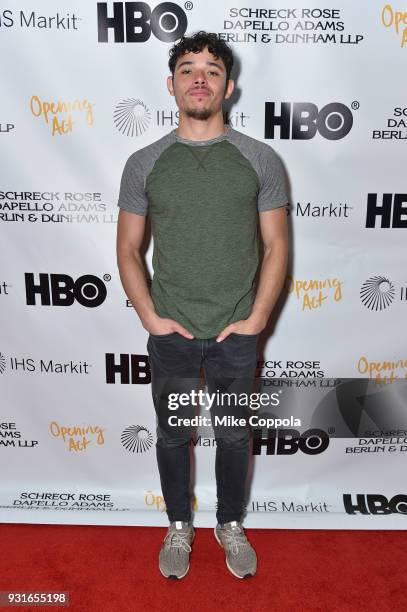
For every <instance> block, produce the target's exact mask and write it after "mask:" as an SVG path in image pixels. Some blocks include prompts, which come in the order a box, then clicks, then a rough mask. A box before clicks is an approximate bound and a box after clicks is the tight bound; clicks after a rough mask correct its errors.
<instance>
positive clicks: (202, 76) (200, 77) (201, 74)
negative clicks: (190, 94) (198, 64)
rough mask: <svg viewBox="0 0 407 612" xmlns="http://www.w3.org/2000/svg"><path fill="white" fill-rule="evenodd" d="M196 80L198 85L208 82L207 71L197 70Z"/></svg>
mask: <svg viewBox="0 0 407 612" xmlns="http://www.w3.org/2000/svg"><path fill="white" fill-rule="evenodd" d="M194 81H195V83H196V84H197V85H201V84H203V83H205V82H206V76H205V73H204V72H203V71H201V72H197V73H196V75H195V79H194Z"/></svg>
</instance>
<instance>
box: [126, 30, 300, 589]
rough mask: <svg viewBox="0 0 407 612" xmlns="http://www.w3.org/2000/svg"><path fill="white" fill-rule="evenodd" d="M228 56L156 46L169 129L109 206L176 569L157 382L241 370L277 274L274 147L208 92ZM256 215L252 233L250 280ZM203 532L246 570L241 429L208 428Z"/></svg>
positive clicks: (250, 365)
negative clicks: (228, 118)
mask: <svg viewBox="0 0 407 612" xmlns="http://www.w3.org/2000/svg"><path fill="white" fill-rule="evenodd" d="M232 66H233V55H232V51H231V49H230V48H229V47H228V45H227V44H226V43H225V42H224V41H222V40H220V39H218V37H217V35H216V34H208V33H206V32H203V31H200V32H197V33H196V34H194V35H193V36H191V37H183V38H182V39H181V40H180V41H179V43H178V44H176V45H174V47H173V48H172V49H171V50H170V60H169V68H170V71H171V76H169V77H168V79H167V87H168V90H169V92H170V94H171V95H172V96H175V101H176V103H177V106H178V108H179V126H178V128H177V129H174V130H172V131H171V132H169V133H168V134H167V135H165V136H163V137H162V138H160V139H159V140H157V141H156V142H153V143H152V144H151V145H149V146H147V147H144V148H143V149H141V150H139V151H136V152H135V153H134V154H133V155H131V156H130V158H129V159H128V160H127V163H126V165H125V168H124V171H123V175H122V180H121V186H120V196H119V201H118V206H119V207H120V209H121V210H120V212H119V219H118V233H117V256H118V266H119V271H120V277H121V280H122V283H123V287H124V290H125V292H126V294H127V296H128V297H129V299H130V300H131V302H132V304H133V306H134V308H135V310H136V311H137V314H138V315H139V317H140V320H141V322H142V325H143V327H144V328H145V329H146V330H147V331H148V332H149V339H148V343H147V349H148V354H149V360H150V366H151V375H152V394H153V399H154V405H155V409H156V412H157V416H158V423H159V425H158V427H157V444H156V451H157V461H158V468H159V472H160V479H161V485H162V491H163V495H164V499H165V503H166V508H167V514H168V518H169V521H170V526H169V528H168V532H167V535H166V536H165V539H164V543H163V546H162V549H161V551H160V556H159V567H160V571H161V573H162V574H163V575H164V576H166V577H172V578H182V577H183V576H185V574H186V573H187V572H188V569H189V554H190V551H191V543H192V540H193V538H194V528H193V526H192V522H191V503H190V495H189V477H190V463H189V437H188V436H180V435H179V436H176V435H175V434H174V435H171V434H170V433H169V429H170V428H163V427H162V426H161V424H160V415H159V411H160V391H159V381H160V380H161V379H162V378H165V377H169V378H171V377H174V378H177V379H178V380H179V382H180V384H182V382H183V381H186V380H199V373H200V368H201V366H202V367H203V369H204V371H205V376H206V380H207V381H208V387H209V386H210V385H209V383H211V385H212V386H213V384H214V381H215V387H217V386H218V385H217V383H216V381H217V382H218V383H219V377H221V378H222V377H231V378H236V377H237V379H240V377H241V378H242V379H243V378H248V379H250V378H253V377H254V374H255V367H256V358H257V351H256V347H257V340H258V336H259V333H260V332H261V331H262V330H263V329H264V328H265V326H266V324H267V321H268V318H269V316H270V313H271V311H272V309H273V307H274V304H275V303H276V301H277V298H278V296H279V294H280V291H281V289H282V286H283V283H284V277H285V273H286V265H287V242H288V241H287V222H286V209H285V206H286V204H287V202H288V197H287V189H286V184H285V179H284V172H283V168H282V164H281V162H280V160H279V158H278V157H277V154H276V153H275V152H274V150H273V149H272V148H271V147H270V146H268V145H266V144H265V143H263V142H260V141H258V140H255V139H254V138H250V137H248V136H246V135H245V134H243V133H240V132H238V131H237V130H234V129H232V128H231V127H230V126H228V125H224V121H223V114H222V102H223V100H226V99H228V98H229V97H230V96H231V94H232V92H233V88H234V82H233V80H232V79H231V78H230V74H231V70H232ZM147 214H150V217H151V227H152V234H153V239H154V251H153V268H154V276H153V280H152V286H151V295H150V293H149V291H148V287H147V283H146V279H145V273H144V268H143V263H142V258H141V255H140V248H141V244H142V240H143V236H144V229H145V219H146V215H147ZM258 226H259V227H260V232H261V236H262V241H263V244H264V257H263V263H262V266H261V270H260V277H259V282H258V286H257V291H256V288H255V275H256V271H257V268H258ZM215 437H216V442H217V445H216V446H217V448H216V464H215V472H216V483H217V497H218V505H217V513H216V517H217V521H218V524H217V525H216V527H215V537H216V539H217V541H218V542H219V544H221V546H223V548H224V550H225V556H226V565H227V567H228V569H229V570H230V571H231V572H232V574H233V575H235V576H236V577H238V578H244V577H248V576H252V575H254V573H255V572H256V568H257V557H256V553H255V551H254V549H253V548H252V546H251V545H250V543H249V541H248V539H247V537H246V534H245V532H244V529H243V527H242V524H241V523H242V517H243V513H244V501H245V497H244V496H245V481H246V475H247V469H248V460H249V436H248V433H247V429H246V428H242V429H238V430H236V431H233V432H229V433H228V432H227V433H226V434H225V435H219V434H218V435H217V432H216V430H215Z"/></svg>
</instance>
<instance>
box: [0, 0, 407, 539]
mask: <svg viewBox="0 0 407 612" xmlns="http://www.w3.org/2000/svg"><path fill="white" fill-rule="evenodd" d="M199 29H205V30H207V31H212V32H217V33H219V34H220V35H221V36H222V38H223V39H224V40H226V41H228V42H229V43H230V44H231V45H232V47H233V50H234V52H235V54H236V67H237V74H236V78H237V92H236V96H235V97H234V99H233V103H232V105H231V106H230V108H229V109H228V110H229V120H230V123H231V125H232V126H233V127H235V128H236V129H238V130H241V131H242V132H244V133H245V134H248V135H250V136H253V137H255V138H257V139H259V140H263V141H264V142H266V143H267V144H269V145H270V146H272V147H273V148H274V149H275V150H276V151H277V153H278V154H279V155H280V156H281V158H282V160H283V162H284V164H285V167H286V170H287V175H288V177H289V182H290V189H291V209H290V212H289V221H290V233H291V239H292V240H291V262H290V270H289V275H288V277H287V282H286V286H285V290H284V296H283V298H284V299H283V300H282V306H281V312H280V314H279V317H278V321H277V324H276V325H275V327H274V329H273V333H272V334H271V335H269V336H268V337H265V338H264V339H263V342H262V343H260V344H261V347H260V348H261V352H260V355H259V359H260V360H259V375H261V376H263V377H265V378H267V379H273V378H278V377H288V378H293V377H299V378H301V379H304V380H308V381H314V384H318V381H321V380H323V379H326V378H338V377H348V378H362V377H363V378H368V379H372V380H375V379H377V378H379V379H381V380H384V381H387V384H389V383H390V382H391V381H392V380H393V379H397V378H399V379H405V378H406V376H407V343H406V333H405V324H404V321H405V316H406V308H407V301H406V298H407V293H406V290H407V276H406V248H405V245H406V237H407V195H406V193H407V190H406V183H405V181H406V175H405V166H406V163H405V161H406V157H405V147H406V144H405V142H406V139H407V129H406V128H407V99H406V95H405V69H406V54H407V1H404V0H398V1H397V3H393V2H390V3H388V4H386V2H385V0H383V1H380V0H370V2H368V3H366V4H364V5H363V6H361V5H360V3H356V2H354V1H351V0H338V1H337V2H332V1H331V0H326V2H321V1H320V0H315V1H314V2H310V1H309V0H303V1H301V0H281V2H278V3H272V2H263V3H260V2H257V3H256V2H255V3H253V2H250V3H245V2H243V1H242V0H236V1H234V2H233V3H231V2H224V3H219V2H215V1H214V0H205V1H204V0H193V1H192V2H190V1H187V2H185V3H183V2H179V3H173V2H161V3H157V2H155V1H153V2H96V0H86V1H82V2H67V1H62V0H58V1H57V2H54V1H53V2H51V1H48V2H47V1H46V0H36V2H34V3H33V2H28V0H19V1H18V0H16V1H15V2H12V3H9V4H8V6H7V8H2V9H1V11H0V52H1V57H2V88H1V110H0V142H1V168H0V173H1V175H0V179H1V184H0V227H1V242H0V256H1V271H0V304H1V338H0V381H1V395H0V397H1V410H0V461H1V485H0V520H1V521H3V522H42V523H78V524H80V523H93V524H117V525H120V524H123V525H165V524H167V517H166V514H165V506H164V501H163V498H162V493H161V490H160V482H159V476H158V470H157V467H156V459H155V413H154V409H153V404H152V399H151V385H150V372H149V367H148V361H147V351H146V340H147V333H146V331H145V330H144V329H143V327H142V326H141V324H140V322H139V320H138V317H137V315H136V313H135V312H134V310H133V308H132V306H131V304H129V303H128V301H127V299H126V295H125V294H124V291H123V289H122V286H121V283H120V279H119V274H118V270H117V264H116V254H115V237H116V222H117V213H118V209H117V197H118V190H119V183H120V177H121V172H122V169H123V166H124V163H125V161H126V160H127V158H128V157H129V155H130V154H131V153H132V152H134V151H135V150H137V149H139V148H142V147H144V146H146V145H148V144H149V143H151V142H153V141H154V140H156V139H158V138H160V137H161V136H163V135H164V134H165V133H167V132H168V131H170V130H172V129H174V128H175V127H176V126H177V109H176V106H175V105H174V99H173V98H171V97H170V95H169V94H168V92H167V89H166V77H167V74H168V72H169V71H168V67H167V61H168V50H169V48H170V47H171V45H172V44H173V42H174V41H176V40H178V39H179V38H180V37H181V36H182V35H183V34H184V33H185V32H186V33H192V32H195V31H197V30H199ZM151 254H152V243H151V241H150V244H149V246H148V248H147V252H146V261H147V266H148V268H149V271H150V275H151V274H152V270H151ZM393 425H394V428H393V429H392V430H388V431H384V432H383V435H381V434H380V432H379V433H377V431H375V423H374V422H373V421H372V423H371V427H370V430H371V431H370V434H371V435H369V427H368V428H367V429H366V432H367V433H366V435H365V436H364V437H360V436H355V437H352V436H351V435H350V436H349V437H347V438H335V436H334V435H331V433H332V431H327V432H326V434H327V436H328V443H327V444H326V443H324V444H321V446H320V448H319V449H318V442H317V443H315V440H314V443H313V445H312V444H307V443H306V442H307V440H306V438H307V434H306V433H305V434H304V438H305V440H304V443H302V444H298V445H297V448H296V449H295V451H296V452H290V453H287V452H285V451H284V446H283V445H280V446H279V445H275V447H273V448H271V447H270V448H268V447H266V446H262V447H261V452H260V453H259V454H257V455H255V456H253V462H252V467H251V489H250V498H249V501H248V507H247V510H248V512H247V518H246V525H247V526H252V527H254V526H259V527H265V528H266V527H269V528H273V527H301V528H303V527H304V528H308V527H309V528H350V529H354V528H355V529H359V528H362V529H369V528H374V529H381V528H383V529H388V528H396V529H403V528H404V526H405V519H404V517H403V514H406V513H407V487H406V481H405V461H406V457H407V432H406V431H405V429H404V428H403V427H401V426H399V424H398V423H394V424H393ZM327 429H330V428H329V427H327ZM282 435H284V431H282ZM374 436H376V437H374ZM377 436H379V437H377ZM315 448H317V450H319V452H315ZM310 449H311V450H310ZM214 453H215V448H214V446H213V444H212V441H211V440H210V439H203V438H202V439H200V440H199V441H198V443H197V445H196V448H195V495H196V498H195V503H194V507H195V510H196V515H195V524H196V525H198V526H210V525H212V524H213V523H214V520H215V517H214V510H215V502H216V499H215V480H214Z"/></svg>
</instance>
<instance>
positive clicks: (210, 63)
mask: <svg viewBox="0 0 407 612" xmlns="http://www.w3.org/2000/svg"><path fill="white" fill-rule="evenodd" d="M206 63H207V65H208V66H216V68H218V69H219V70H221V71H223V66H222V65H221V64H217V63H216V62H209V61H208V62H206ZM186 64H195V62H194V61H193V60H185V61H183V62H181V63H180V64H178V66H177V70H178V69H179V68H181V66H185V65H186Z"/></svg>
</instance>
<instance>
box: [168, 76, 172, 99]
mask: <svg viewBox="0 0 407 612" xmlns="http://www.w3.org/2000/svg"><path fill="white" fill-rule="evenodd" d="M167 89H168V91H169V92H170V94H171V95H172V96H173V95H174V83H173V76H172V75H170V76H169V77H167Z"/></svg>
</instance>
